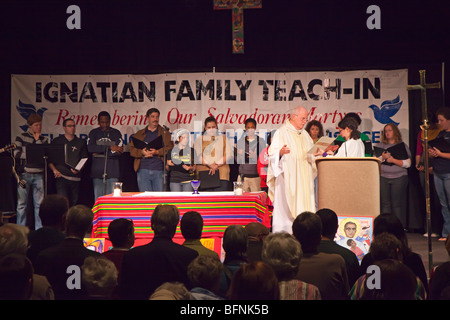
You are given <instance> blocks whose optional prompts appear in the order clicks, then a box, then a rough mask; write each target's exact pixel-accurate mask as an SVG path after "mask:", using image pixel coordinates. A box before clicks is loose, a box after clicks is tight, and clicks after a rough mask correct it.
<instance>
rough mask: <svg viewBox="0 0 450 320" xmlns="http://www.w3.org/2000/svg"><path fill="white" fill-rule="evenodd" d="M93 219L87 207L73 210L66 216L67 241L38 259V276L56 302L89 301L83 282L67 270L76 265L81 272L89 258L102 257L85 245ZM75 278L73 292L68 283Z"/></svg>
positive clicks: (44, 252)
mask: <svg viewBox="0 0 450 320" xmlns="http://www.w3.org/2000/svg"><path fill="white" fill-rule="evenodd" d="M93 219H94V214H93V212H92V210H91V209H90V208H88V207H86V206H85V205H75V206H73V207H71V208H70V209H69V211H68V212H67V217H66V238H65V239H64V240H63V241H62V242H61V243H60V244H58V245H56V246H53V247H50V248H48V249H45V250H43V251H42V252H41V253H40V254H39V255H38V257H37V259H36V264H35V268H36V273H38V274H42V275H44V276H46V277H47V279H48V280H49V281H50V284H51V285H52V287H53V290H54V291H55V298H56V299H57V300H61V299H62V300H72V299H84V298H86V291H85V289H84V285H83V284H82V283H81V279H76V275H77V272H76V271H75V272H74V271H72V274H71V273H70V272H69V273H68V268H69V266H76V267H78V268H79V269H78V270H79V271H81V266H82V265H83V263H84V260H85V259H86V258H87V257H89V256H100V253H98V252H95V251H92V250H89V249H87V248H86V247H85V246H84V244H83V238H84V237H85V236H86V234H87V233H89V232H90V231H91V230H92V221H93ZM71 268H73V267H71ZM69 270H70V269H69ZM72 275H73V278H72V279H71V280H73V281H72V282H71V284H72V285H73V288H72V289H71V288H70V287H71V286H68V283H69V282H70V279H69V278H70V277H71V276H72Z"/></svg>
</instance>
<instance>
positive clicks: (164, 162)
mask: <svg viewBox="0 0 450 320" xmlns="http://www.w3.org/2000/svg"><path fill="white" fill-rule="evenodd" d="M162 127H163V191H164V192H165V191H167V183H166V174H167V172H166V128H167V127H166V126H162Z"/></svg>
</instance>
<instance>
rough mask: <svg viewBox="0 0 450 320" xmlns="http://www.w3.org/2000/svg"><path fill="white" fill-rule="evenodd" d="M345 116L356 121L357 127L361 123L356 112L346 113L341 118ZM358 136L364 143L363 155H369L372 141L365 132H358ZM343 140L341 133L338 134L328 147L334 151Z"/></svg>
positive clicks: (371, 149) (371, 151)
mask: <svg viewBox="0 0 450 320" xmlns="http://www.w3.org/2000/svg"><path fill="white" fill-rule="evenodd" d="M345 118H352V119H354V120H355V121H356V124H357V127H359V126H360V125H361V117H360V116H359V115H358V114H357V113H356V112H349V113H347V114H346V115H345V116H344V118H343V119H345ZM343 119H342V120H343ZM359 138H361V141H362V142H363V144H364V156H365V157H371V156H372V154H373V147H372V141H370V139H369V137H368V136H367V135H366V134H365V133H362V132H360V133H359ZM344 142H345V139H344V138H343V137H342V135H339V136H338V137H337V138H336V140H335V142H334V146H330V149H331V150H333V151H336V149H337V148H339V146H341V145H342V143H344ZM326 151H328V150H326Z"/></svg>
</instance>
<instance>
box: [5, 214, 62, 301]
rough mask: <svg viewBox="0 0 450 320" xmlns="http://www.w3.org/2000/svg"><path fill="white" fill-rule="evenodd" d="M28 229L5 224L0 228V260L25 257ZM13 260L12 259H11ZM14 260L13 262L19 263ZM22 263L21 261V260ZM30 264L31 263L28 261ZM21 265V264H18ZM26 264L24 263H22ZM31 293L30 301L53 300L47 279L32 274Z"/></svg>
mask: <svg viewBox="0 0 450 320" xmlns="http://www.w3.org/2000/svg"><path fill="white" fill-rule="evenodd" d="M28 233H29V229H28V227H25V226H22V225H18V224H14V223H6V224H4V225H3V226H1V227H0V258H1V257H5V256H7V255H11V254H16V255H23V256H26V252H27V248H28V237H27V236H28ZM13 260H14V259H13ZM20 260H21V259H19V260H14V261H20ZM22 261H23V259H22ZM30 262H31V261H30ZM19 263H22V262H19ZM23 263H25V264H28V263H27V262H26V261H25V262H23ZM32 280H33V281H32V283H31V284H32V292H31V296H30V300H54V299H55V295H54V292H53V289H52V287H51V286H50V283H49V281H48V279H47V278H46V277H44V276H42V275H38V274H35V273H34V270H33V276H32Z"/></svg>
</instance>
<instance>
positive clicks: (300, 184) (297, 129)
mask: <svg viewBox="0 0 450 320" xmlns="http://www.w3.org/2000/svg"><path fill="white" fill-rule="evenodd" d="M307 116H308V111H307V110H306V109H305V108H303V107H296V108H294V109H293V110H292V112H291V117H290V118H289V119H287V120H286V122H285V123H284V124H283V125H282V126H281V128H280V129H278V130H277V131H276V132H275V134H274V135H273V137H272V142H271V145H270V148H269V152H268V153H269V166H268V171H267V186H268V187H269V197H270V199H271V200H272V202H273V213H272V217H273V219H272V232H280V231H285V232H288V233H290V234H292V223H293V222H294V220H295V218H296V217H297V215H299V214H300V213H302V212H304V211H311V212H316V206H315V198H314V178H315V175H316V168H315V163H314V156H311V155H308V151H309V150H310V149H311V148H312V147H313V145H314V142H313V140H312V139H311V137H310V136H309V134H308V132H307V131H306V130H302V129H303V127H304V125H305V123H306V120H307Z"/></svg>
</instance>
